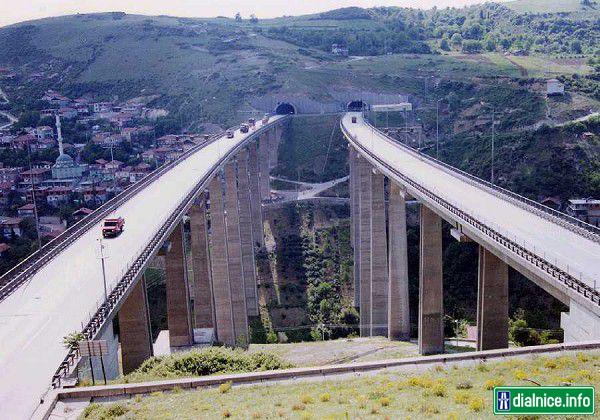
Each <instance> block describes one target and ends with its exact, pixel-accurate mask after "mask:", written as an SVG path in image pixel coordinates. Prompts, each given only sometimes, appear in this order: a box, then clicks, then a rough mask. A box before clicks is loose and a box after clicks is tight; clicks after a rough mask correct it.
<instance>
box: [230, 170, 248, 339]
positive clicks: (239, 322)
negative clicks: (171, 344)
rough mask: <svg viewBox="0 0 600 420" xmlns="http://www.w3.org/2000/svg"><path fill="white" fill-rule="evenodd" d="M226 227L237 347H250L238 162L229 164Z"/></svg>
mask: <svg viewBox="0 0 600 420" xmlns="http://www.w3.org/2000/svg"><path fill="white" fill-rule="evenodd" d="M225 214H226V217H225V226H226V233H227V266H228V268H229V290H230V291H231V305H232V307H233V327H234V331H235V345H241V346H245V345H247V344H248V311H247V309H246V293H245V288H244V269H243V267H242V243H241V238H240V219H239V208H238V187H237V181H236V162H235V161H230V162H228V163H227V164H226V165H225Z"/></svg>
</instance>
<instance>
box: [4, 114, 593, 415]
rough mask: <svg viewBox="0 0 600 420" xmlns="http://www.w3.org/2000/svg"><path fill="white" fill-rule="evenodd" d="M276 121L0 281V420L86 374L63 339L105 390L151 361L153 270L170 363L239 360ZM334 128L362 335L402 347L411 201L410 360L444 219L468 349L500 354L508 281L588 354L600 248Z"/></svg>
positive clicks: (437, 336)
mask: <svg viewBox="0 0 600 420" xmlns="http://www.w3.org/2000/svg"><path fill="white" fill-rule="evenodd" d="M287 108H288V109H287V111H286V110H284V111H286V113H288V112H292V109H290V108H289V107H287ZM292 108H294V109H293V112H296V110H295V107H292ZM289 118H293V117H291V116H283V115H279V116H275V117H273V118H271V120H270V122H269V123H268V124H266V125H262V124H261V123H260V122H259V123H257V126H256V128H253V129H251V130H250V132H249V133H241V132H240V131H239V130H236V131H235V133H234V138H233V139H228V138H226V137H225V136H217V137H214V138H212V139H211V140H210V141H208V142H207V143H206V144H203V145H199V146H197V147H195V148H194V149H192V150H190V151H188V152H186V154H184V155H183V156H182V157H181V158H179V159H178V160H177V161H175V162H171V163H170V164H168V165H166V166H165V167H163V168H161V169H159V170H158V171H156V172H155V173H153V174H151V175H150V176H149V177H148V178H147V179H144V180H142V181H140V183H138V184H136V185H134V186H133V187H131V188H130V189H129V190H127V191H125V192H124V193H123V194H122V195H120V196H118V197H116V198H115V199H113V200H111V201H110V202H108V203H106V204H105V205H104V206H102V207H101V208H100V209H98V210H97V211H96V212H94V213H93V214H92V215H90V217H88V218H86V219H84V220H82V221H81V222H79V223H78V224H76V225H74V226H73V227H71V228H70V229H69V230H67V231H66V232H65V234H63V235H61V236H60V237H59V238H57V239H56V240H55V241H53V242H51V243H49V244H48V245H47V246H45V247H44V248H42V249H41V250H40V251H38V252H37V253H36V254H34V255H32V257H30V258H29V259H28V260H26V261H24V262H23V263H22V264H21V265H19V266H17V267H15V269H13V270H11V272H9V273H7V274H6V275H5V276H3V277H2V278H0V368H1V369H2V372H3V375H4V377H6V378H12V380H11V381H8V380H6V381H0V407H2V411H3V414H5V415H6V416H7V418H16V419H19V418H27V417H28V416H29V415H30V414H31V413H32V412H33V411H34V409H35V407H36V406H37V404H38V403H39V396H40V395H44V392H45V391H46V390H47V389H48V386H49V385H52V386H54V387H61V386H63V385H64V384H65V383H68V382H70V381H71V378H73V377H75V376H77V375H80V376H81V375H82V374H84V373H85V370H86V369H87V363H82V359H81V358H80V355H79V353H78V351H76V350H67V349H65V347H64V346H63V345H62V343H61V340H62V337H64V336H65V335H67V334H69V333H71V332H73V331H82V332H83V335H84V337H85V338H87V339H103V340H106V341H107V342H108V347H109V354H108V355H106V356H105V358H104V361H105V369H106V371H107V373H108V376H109V378H111V377H115V376H117V375H118V374H119V365H118V360H119V359H118V349H119V346H120V353H121V360H122V369H123V372H124V373H128V372H130V371H132V370H134V369H135V368H137V367H138V366H139V365H140V364H141V363H142V362H143V361H144V360H145V359H147V358H148V357H150V356H152V352H153V347H152V338H151V334H150V328H149V314H148V310H149V309H148V304H147V296H146V287H145V281H146V280H145V275H144V274H145V271H146V268H147V267H148V266H149V265H151V264H152V261H153V260H155V259H156V258H161V259H164V267H165V272H166V290H167V322H168V329H169V342H170V346H171V347H185V346H190V345H192V344H193V343H194V342H195V341H196V339H197V338H198V337H199V336H200V334H201V333H202V332H203V331H206V330H211V331H214V337H215V339H216V340H217V341H219V342H222V343H224V344H226V345H230V346H246V345H247V344H248V341H249V331H248V318H249V317H251V316H256V315H258V299H257V290H256V271H255V270H256V268H255V267H256V265H255V253H256V251H257V250H258V249H259V248H260V247H262V246H263V243H264V238H263V223H262V209H263V206H264V204H265V203H264V202H265V201H266V202H268V200H269V195H270V185H269V173H270V170H271V168H272V167H274V165H275V163H276V159H277V150H278V144H279V141H280V138H281V135H282V131H283V130H282V124H283V123H284V122H285V121H286V120H287V119H289ZM352 118H356V122H352ZM341 127H342V131H343V132H344V134H345V136H346V137H347V139H348V142H349V144H350V192H351V200H350V201H351V214H352V245H353V248H354V253H355V282H356V287H355V290H356V296H355V303H356V305H357V306H358V307H359V308H360V315H361V318H360V331H361V335H363V336H371V335H387V336H389V337H390V338H391V339H402V338H407V337H408V335H409V320H408V313H409V307H408V277H407V266H406V252H407V250H406V221H405V219H406V214H405V204H406V203H405V201H406V199H407V197H408V196H411V197H414V198H415V199H417V200H418V201H419V203H421V204H420V206H421V208H420V214H421V246H420V249H421V252H420V258H421V262H420V292H419V293H420V296H419V348H420V352H421V353H422V354H433V353H440V352H443V328H442V326H443V313H444V310H443V305H442V296H443V288H442V244H441V225H442V220H443V219H444V220H447V221H448V222H449V223H451V224H452V225H453V235H454V236H455V237H456V238H457V239H458V240H460V241H463V242H464V241H475V242H477V243H479V244H480V258H479V293H478V296H479V297H478V310H477V314H478V319H477V325H478V344H477V347H478V349H480V350H485V349H496V348H504V347H507V346H508V274H507V273H508V267H509V266H511V267H513V268H515V269H517V270H518V271H520V272H522V273H523V274H525V275H526V276H527V277H528V278H529V279H531V280H532V281H534V282H535V283H537V284H538V285H540V286H541V287H543V288H544V289H545V290H547V291H549V292H550V293H551V294H552V295H554V296H556V297H557V298H558V299H560V300H561V301H562V302H565V303H566V304H567V305H569V308H570V311H569V313H567V314H563V317H562V324H563V328H564V329H565V339H566V340H567V341H589V340H593V339H600V332H599V331H600V327H599V326H600V310H599V301H600V300H599V294H598V291H597V290H596V288H595V283H594V279H596V278H598V275H599V274H600V265H599V264H598V261H600V234H599V232H597V231H594V230H593V229H591V228H590V227H589V226H586V225H584V224H581V223H578V222H577V221H576V220H571V219H569V218H568V217H567V216H566V215H562V214H560V213H557V212H554V213H552V212H550V210H549V209H545V208H543V207H542V206H539V205H536V204H535V203H533V202H528V201H527V200H525V199H523V198H521V197H519V196H517V195H515V194H512V193H509V192H506V191H502V190H500V189H497V188H495V187H493V186H490V185H487V184H485V183H483V182H482V181H480V180H477V179H475V178H473V177H470V176H469V175H467V174H464V173H460V172H459V171H457V170H454V169H453V168H449V167H447V166H445V165H444V164H442V163H441V162H437V161H435V160H432V159H429V158H426V157H424V156H423V155H421V154H419V153H418V152H416V151H413V150H411V149H408V148H407V147H405V146H403V145H401V144H398V143H396V142H395V141H393V140H391V139H389V138H387V137H386V136H385V135H384V134H383V133H380V132H378V131H377V130H376V129H374V128H373V127H371V126H370V125H369V124H368V123H367V122H366V121H365V120H364V119H363V117H362V114H361V113H360V112H352V113H348V114H346V115H345V116H344V117H343V119H342V122H341ZM386 179H387V181H386ZM386 182H387V184H388V189H389V199H388V204H387V206H388V217H386V202H385V200H384V193H385V185H386ZM111 216H122V217H124V218H125V219H126V224H125V232H124V233H123V234H122V235H121V236H119V237H117V238H115V239H111V240H104V241H103V242H102V245H103V246H104V247H105V250H106V251H107V253H108V259H107V260H106V279H107V290H108V296H107V298H106V299H105V296H104V286H103V283H102V278H103V276H102V270H101V264H100V261H99V259H98V258H99V257H98V253H97V250H98V248H99V246H100V243H99V237H100V226H101V222H102V220H103V219H104V218H105V217H111ZM188 220H189V223H187V221H188ZM188 237H189V238H190V239H189V243H188V241H187V240H186V238H188ZM188 250H189V251H188ZM188 258H191V261H188ZM188 267H191V270H188V269H187V268H188ZM190 272H191V273H192V274H191V275H190V274H189V273H190ZM115 320H118V326H119V328H118V331H119V334H118V335H117V334H116V329H115V328H114V325H115V322H114V321H115ZM99 369H100V367H99V366H95V369H94V370H95V375H96V378H98V377H100V376H101V373H100V370H99ZM88 374H89V373H88Z"/></svg>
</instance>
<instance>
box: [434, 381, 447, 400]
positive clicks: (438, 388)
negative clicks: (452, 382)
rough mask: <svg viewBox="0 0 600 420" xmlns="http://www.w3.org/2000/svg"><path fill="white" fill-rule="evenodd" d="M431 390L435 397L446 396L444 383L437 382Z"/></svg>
mask: <svg viewBox="0 0 600 420" xmlns="http://www.w3.org/2000/svg"><path fill="white" fill-rule="evenodd" d="M431 391H432V392H433V395H435V396H436V397H445V396H446V387H445V386H444V384H441V383H437V384H435V385H434V386H433V388H432V389H431Z"/></svg>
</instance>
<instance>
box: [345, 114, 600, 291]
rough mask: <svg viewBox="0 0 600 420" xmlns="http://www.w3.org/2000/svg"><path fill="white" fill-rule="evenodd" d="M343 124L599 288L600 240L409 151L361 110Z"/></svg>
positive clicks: (384, 156)
mask: <svg viewBox="0 0 600 420" xmlns="http://www.w3.org/2000/svg"><path fill="white" fill-rule="evenodd" d="M352 117H356V118H357V122H356V123H352V121H351V118H352ZM342 125H343V126H344V127H345V128H346V130H347V131H348V132H349V133H350V134H351V135H352V137H353V138H355V139H356V141H357V142H359V143H360V144H361V145H362V146H364V147H365V148H366V149H367V150H369V151H370V152H372V153H374V154H375V155H376V156H377V157H378V159H380V160H381V161H383V162H385V163H387V164H388V165H390V166H392V167H393V168H394V169H396V170H398V171H399V172H400V173H402V174H403V175H405V176H407V177H409V178H411V179H412V180H414V181H416V182H417V183H418V184H419V185H421V186H423V187H425V188H427V189H429V190H430V191H433V192H434V193H435V194H436V195H438V196H439V197H441V198H443V199H444V200H446V201H448V202H450V203H451V204H453V205H454V206H455V207H457V208H459V209H461V210H463V211H464V212H466V213H468V214H469V215H471V216H474V217H476V218H477V219H478V220H479V221H481V222H484V223H486V224H487V225H488V226H490V227H492V228H493V229H495V230H496V231H498V232H499V233H501V234H503V235H504V236H506V237H508V238H509V239H511V240H513V241H515V242H517V243H518V244H519V245H524V246H525V248H527V249H528V250H530V251H532V252H533V253H535V254H536V255H538V256H540V257H542V258H544V259H546V260H547V261H548V262H551V263H552V264H555V265H556V266H558V267H559V268H561V269H563V270H565V271H567V272H568V273H570V274H571V275H572V276H574V277H575V278H577V279H581V280H582V281H583V282H585V283H586V284H588V285H589V286H592V287H594V279H596V287H597V288H600V263H599V261H600V243H597V242H594V241H592V240H589V239H586V238H584V237H582V236H581V235H578V234H577V233H575V232H573V231H571V230H569V229H567V228H565V227H562V226H560V225H558V224H556V223H553V222H552V221H550V220H548V219H545V218H543V217H541V216H539V215H537V214H535V213H532V212H529V211H527V210H525V209H523V208H521V207H519V206H517V205H515V204H513V203H510V202H509V201H507V200H504V199H502V198H500V197H498V196H496V195H494V194H492V193H491V192H489V191H487V190H485V189H483V188H481V187H478V186H476V185H473V184H471V183H469V182H466V181H465V180H464V179H462V178H460V177H459V176H455V175H452V174H451V173H450V172H449V171H448V170H447V169H443V168H442V167H438V166H436V165H433V164H432V163H430V162H429V161H427V160H425V159H424V158H421V157H419V156H417V155H416V154H413V153H410V152H409V151H407V150H406V149H405V148H404V147H402V146H401V145H399V144H397V143H396V142H395V141H394V140H391V139H389V138H388V137H386V136H385V135H383V134H382V133H380V132H378V131H376V130H372V128H371V127H370V126H369V125H368V124H367V123H366V122H365V121H364V119H363V117H362V114H361V113H347V114H346V115H345V116H344V117H343V119H342ZM559 285H560V284H559ZM562 287H563V288H564V287H565V286H562Z"/></svg>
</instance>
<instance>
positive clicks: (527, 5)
mask: <svg viewBox="0 0 600 420" xmlns="http://www.w3.org/2000/svg"><path fill="white" fill-rule="evenodd" d="M504 4H505V5H506V6H508V7H509V8H511V9H512V10H514V11H515V12H519V13H559V12H579V11H581V10H584V8H583V6H582V5H581V1H580V0H516V1H509V2H507V3H504Z"/></svg>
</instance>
